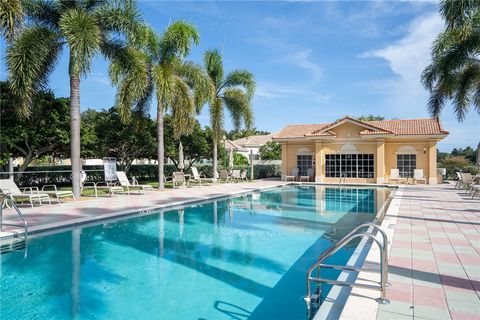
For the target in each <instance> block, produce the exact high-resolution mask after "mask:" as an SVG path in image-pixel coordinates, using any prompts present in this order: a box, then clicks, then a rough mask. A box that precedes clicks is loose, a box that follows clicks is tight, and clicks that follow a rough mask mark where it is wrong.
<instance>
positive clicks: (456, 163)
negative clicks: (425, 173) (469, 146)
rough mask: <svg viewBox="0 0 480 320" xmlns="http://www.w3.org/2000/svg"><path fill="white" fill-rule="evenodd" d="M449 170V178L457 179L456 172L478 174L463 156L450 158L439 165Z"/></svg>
mask: <svg viewBox="0 0 480 320" xmlns="http://www.w3.org/2000/svg"><path fill="white" fill-rule="evenodd" d="M438 167H440V168H445V169H447V178H455V172H457V171H459V172H470V173H472V174H476V171H477V170H476V168H475V167H474V166H472V165H471V163H470V162H469V161H468V160H467V159H466V158H465V157H463V156H449V157H446V158H445V159H443V160H442V162H441V163H440V164H439V165H438Z"/></svg>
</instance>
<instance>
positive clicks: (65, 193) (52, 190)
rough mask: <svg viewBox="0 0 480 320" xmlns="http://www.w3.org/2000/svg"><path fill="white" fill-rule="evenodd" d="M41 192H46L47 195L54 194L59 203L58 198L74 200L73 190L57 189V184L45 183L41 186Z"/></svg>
mask: <svg viewBox="0 0 480 320" xmlns="http://www.w3.org/2000/svg"><path fill="white" fill-rule="evenodd" d="M42 193H46V194H48V195H49V196H54V197H55V198H57V202H58V203H60V198H72V199H73V200H75V196H74V195H73V192H72V191H70V190H58V188H57V186H56V185H54V184H47V185H44V186H43V187H42Z"/></svg>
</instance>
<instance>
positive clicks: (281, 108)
mask: <svg viewBox="0 0 480 320" xmlns="http://www.w3.org/2000/svg"><path fill="white" fill-rule="evenodd" d="M139 6H140V9H141V11H142V13H143V15H144V19H145V20H146V21H147V22H148V23H149V24H150V25H151V26H152V27H154V28H155V29H156V30H157V31H158V32H159V33H161V32H162V31H163V30H164V29H165V27H166V26H167V25H168V22H169V21H173V20H177V19H184V20H187V21H189V22H191V23H193V24H194V25H196V26H197V28H198V30H199V32H200V35H201V42H200V45H199V46H198V47H195V48H194V49H193V51H192V54H191V55H190V57H189V59H191V60H194V61H196V62H199V63H200V62H202V56H203V52H204V51H205V50H206V49H210V48H222V47H223V48H224V60H225V61H224V63H225V69H226V71H227V72H228V71H229V70H232V69H236V68H242V69H247V70H249V71H251V72H252V73H253V74H254V75H255V77H256V81H257V91H256V95H255V98H254V100H253V108H254V112H255V126H256V127H257V128H258V129H261V130H268V131H272V132H275V131H279V130H281V129H282V128H283V127H284V126H286V125H287V124H294V123H324V122H329V121H334V120H336V119H338V118H340V117H342V116H344V115H351V116H359V115H362V114H369V113H372V114H378V115H383V116H385V117H386V118H387V119H388V118H399V119H404V118H405V119H408V118H423V117H428V112H427V108H426V103H427V99H428V94H427V92H426V91H425V90H424V89H423V87H422V85H421V84H420V82H419V75H420V73H421V71H422V70H423V68H424V67H425V66H426V65H427V64H428V62H429V53H430V47H431V43H432V41H433V40H434V39H435V36H436V35H437V34H438V32H439V31H440V30H441V29H442V27H443V23H442V20H441V18H440V17H439V15H438V5H437V4H436V3H435V2H413V1H381V2H358V1H357V2H345V1H341V2H332V1H327V2H295V1H294V2H280V1H275V2H255V1H251V2H183V1H182V2H161V1H139ZM0 45H1V46H2V48H1V50H2V51H1V56H2V66H1V70H0V71H1V75H0V77H1V79H6V77H7V76H6V72H5V63H4V56H5V43H4V42H0ZM68 84H69V81H68V63H67V57H66V55H65V54H64V56H63V57H62V59H61V61H60V63H59V65H58V66H57V68H56V70H55V72H54V73H53V74H52V76H51V78H50V87H51V89H52V90H53V91H54V92H55V93H56V95H58V96H68V94H69V91H68ZM114 97H115V88H113V87H112V86H111V85H110V81H109V78H108V64H107V62H106V61H104V60H103V59H102V58H100V57H99V58H96V59H95V61H94V63H93V67H92V72H91V74H90V75H88V76H87V77H86V78H85V79H82V83H81V106H82V110H85V109H87V108H95V109H102V108H109V107H111V106H112V105H113V102H114ZM152 116H154V108H153V106H152ZM208 119H209V117H208V108H205V109H204V111H203V112H202V113H201V114H200V115H199V116H198V120H199V121H200V122H201V123H202V124H204V125H207V124H208ZM441 119H442V122H443V125H444V127H445V128H446V129H447V130H449V131H450V136H449V137H448V138H446V139H445V140H444V141H442V142H441V143H440V144H439V148H440V150H441V151H450V150H451V149H452V148H454V147H465V146H468V145H470V146H476V145H477V143H478V140H479V138H480V124H479V123H480V121H479V120H480V117H479V115H478V114H477V113H475V112H470V113H469V114H467V119H466V120H465V121H464V122H463V123H458V122H457V121H456V119H455V117H454V115H453V111H452V108H451V107H450V106H448V107H447V108H446V109H445V110H444V112H443V115H442V117H441ZM226 129H231V123H230V121H229V120H228V118H227V121H226Z"/></svg>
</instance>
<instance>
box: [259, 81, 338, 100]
mask: <svg viewBox="0 0 480 320" xmlns="http://www.w3.org/2000/svg"><path fill="white" fill-rule="evenodd" d="M255 97H256V98H259V99H281V98H285V97H289V98H290V97H298V98H301V99H305V100H307V101H312V102H315V103H325V102H327V101H328V100H329V99H330V97H329V96H328V95H324V94H321V93H318V92H316V91H315V90H312V89H311V87H310V86H309V85H307V86H305V85H297V84H293V85H284V84H278V83H267V82H261V83H259V84H258V86H257V90H256V92H255Z"/></svg>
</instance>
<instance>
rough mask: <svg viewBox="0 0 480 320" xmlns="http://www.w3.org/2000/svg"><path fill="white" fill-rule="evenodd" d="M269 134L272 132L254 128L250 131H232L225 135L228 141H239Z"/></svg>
mask: <svg viewBox="0 0 480 320" xmlns="http://www.w3.org/2000/svg"><path fill="white" fill-rule="evenodd" d="M267 134H270V132H269V131H263V130H258V129H257V128H252V129H249V130H230V131H229V132H226V133H225V137H226V138H227V139H228V140H238V139H241V138H246V137H249V136H257V135H267Z"/></svg>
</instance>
